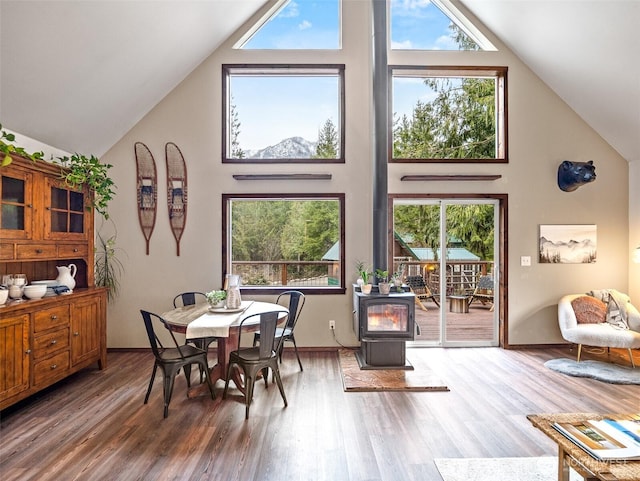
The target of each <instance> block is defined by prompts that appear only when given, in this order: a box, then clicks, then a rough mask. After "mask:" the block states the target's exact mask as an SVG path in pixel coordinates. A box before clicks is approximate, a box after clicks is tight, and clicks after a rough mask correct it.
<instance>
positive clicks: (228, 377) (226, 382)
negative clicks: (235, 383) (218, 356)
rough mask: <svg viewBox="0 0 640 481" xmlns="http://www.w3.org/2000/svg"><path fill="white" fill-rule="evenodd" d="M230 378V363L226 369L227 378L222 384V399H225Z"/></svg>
mask: <svg viewBox="0 0 640 481" xmlns="http://www.w3.org/2000/svg"><path fill="white" fill-rule="evenodd" d="M230 378H231V363H229V366H228V367H227V376H226V380H225V382H224V391H222V399H227V390H228V389H229V379H230Z"/></svg>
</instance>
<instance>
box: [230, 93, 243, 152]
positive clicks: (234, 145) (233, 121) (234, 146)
mask: <svg viewBox="0 0 640 481" xmlns="http://www.w3.org/2000/svg"><path fill="white" fill-rule="evenodd" d="M229 120H230V122H229V126H230V128H231V136H230V139H231V158H232V159H244V158H245V152H244V150H242V148H241V147H240V143H239V142H238V136H239V135H240V125H241V124H240V120H239V119H238V110H237V108H236V104H235V103H234V102H233V96H232V97H231V105H230V113H229Z"/></svg>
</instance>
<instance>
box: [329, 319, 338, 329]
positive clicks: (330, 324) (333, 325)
mask: <svg viewBox="0 0 640 481" xmlns="http://www.w3.org/2000/svg"><path fill="white" fill-rule="evenodd" d="M335 328H336V321H334V320H333V319H331V320H330V321H329V329H330V330H332V331H334V330H335Z"/></svg>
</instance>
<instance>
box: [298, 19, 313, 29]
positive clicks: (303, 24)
mask: <svg viewBox="0 0 640 481" xmlns="http://www.w3.org/2000/svg"><path fill="white" fill-rule="evenodd" d="M311 27H312V24H311V22H310V21H309V20H303V21H302V22H301V23H300V24H298V30H306V29H308V28H311Z"/></svg>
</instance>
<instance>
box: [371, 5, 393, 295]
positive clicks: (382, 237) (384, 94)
mask: <svg viewBox="0 0 640 481" xmlns="http://www.w3.org/2000/svg"><path fill="white" fill-rule="evenodd" d="M372 22H373V24H372V27H373V28H372V30H373V31H372V34H373V143H374V145H373V154H374V162H373V164H374V165H373V268H374V269H381V270H387V262H388V225H387V224H388V210H389V207H388V203H387V194H388V180H387V169H388V165H387V161H388V156H389V134H388V132H389V130H388V121H389V73H388V65H387V62H388V60H387V2H386V0H372ZM374 282H375V283H376V284H377V279H376V280H375V281H374Z"/></svg>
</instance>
